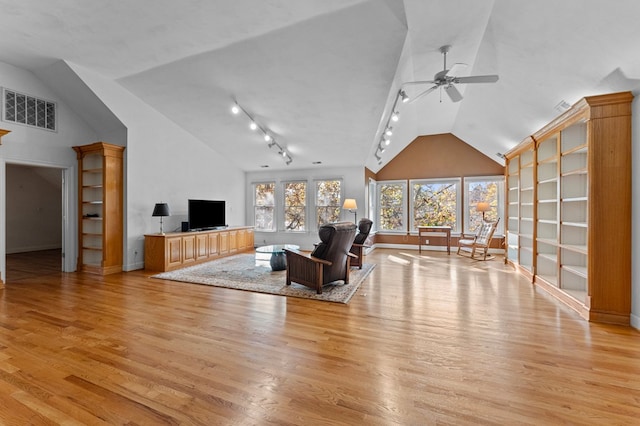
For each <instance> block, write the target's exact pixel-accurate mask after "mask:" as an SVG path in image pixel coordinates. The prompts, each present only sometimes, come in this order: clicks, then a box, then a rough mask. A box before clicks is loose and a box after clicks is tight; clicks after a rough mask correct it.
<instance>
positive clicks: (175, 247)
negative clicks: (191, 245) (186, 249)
mask: <svg viewBox="0 0 640 426" xmlns="http://www.w3.org/2000/svg"><path fill="white" fill-rule="evenodd" d="M165 253H166V255H167V260H166V263H167V266H166V267H167V268H172V267H177V266H180V265H182V237H173V238H167V250H166V252H165Z"/></svg>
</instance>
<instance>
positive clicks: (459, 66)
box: [446, 62, 467, 77]
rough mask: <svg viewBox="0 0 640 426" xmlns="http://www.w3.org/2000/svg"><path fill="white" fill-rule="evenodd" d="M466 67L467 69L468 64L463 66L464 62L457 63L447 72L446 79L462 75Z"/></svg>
mask: <svg viewBox="0 0 640 426" xmlns="http://www.w3.org/2000/svg"><path fill="white" fill-rule="evenodd" d="M466 67H467V64H463V63H462V62H458V63H455V64H453V65H452V66H451V68H450V69H449V70H448V71H447V74H446V77H455V76H457V75H458V74H460V72H461V71H462V70H463V69H464V68H466Z"/></svg>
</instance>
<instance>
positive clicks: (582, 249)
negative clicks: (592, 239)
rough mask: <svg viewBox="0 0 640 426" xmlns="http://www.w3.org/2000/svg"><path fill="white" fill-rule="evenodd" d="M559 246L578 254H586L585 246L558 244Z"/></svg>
mask: <svg viewBox="0 0 640 426" xmlns="http://www.w3.org/2000/svg"><path fill="white" fill-rule="evenodd" d="M560 247H561V248H563V249H566V250H571V251H573V252H576V253H580V254H588V251H587V246H585V245H577V244H560Z"/></svg>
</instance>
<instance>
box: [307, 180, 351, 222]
mask: <svg viewBox="0 0 640 426" xmlns="http://www.w3.org/2000/svg"><path fill="white" fill-rule="evenodd" d="M334 181H335V182H339V184H340V192H339V194H338V204H337V205H336V206H335V207H336V208H337V209H338V216H337V220H336V221H337V222H339V221H340V218H341V214H342V200H343V198H344V196H343V193H344V183H343V179H342V178H325V179H314V180H313V212H314V215H313V220H314V222H315V228H316V230H319V229H320V226H322V225H321V224H320V221H319V220H318V219H319V217H320V216H319V214H318V213H319V210H318V209H319V208H321V207H322V208H327V207H332V206H325V205H322V206H320V205H319V204H318V184H319V183H321V182H334ZM327 223H334V222H327Z"/></svg>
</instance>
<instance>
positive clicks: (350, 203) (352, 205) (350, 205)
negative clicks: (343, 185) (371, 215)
mask: <svg viewBox="0 0 640 426" xmlns="http://www.w3.org/2000/svg"><path fill="white" fill-rule="evenodd" d="M342 208H343V209H349V210H355V209H357V208H358V205H357V204H356V200H355V199H353V198H346V199H345V200H344V204H343V205H342Z"/></svg>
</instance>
